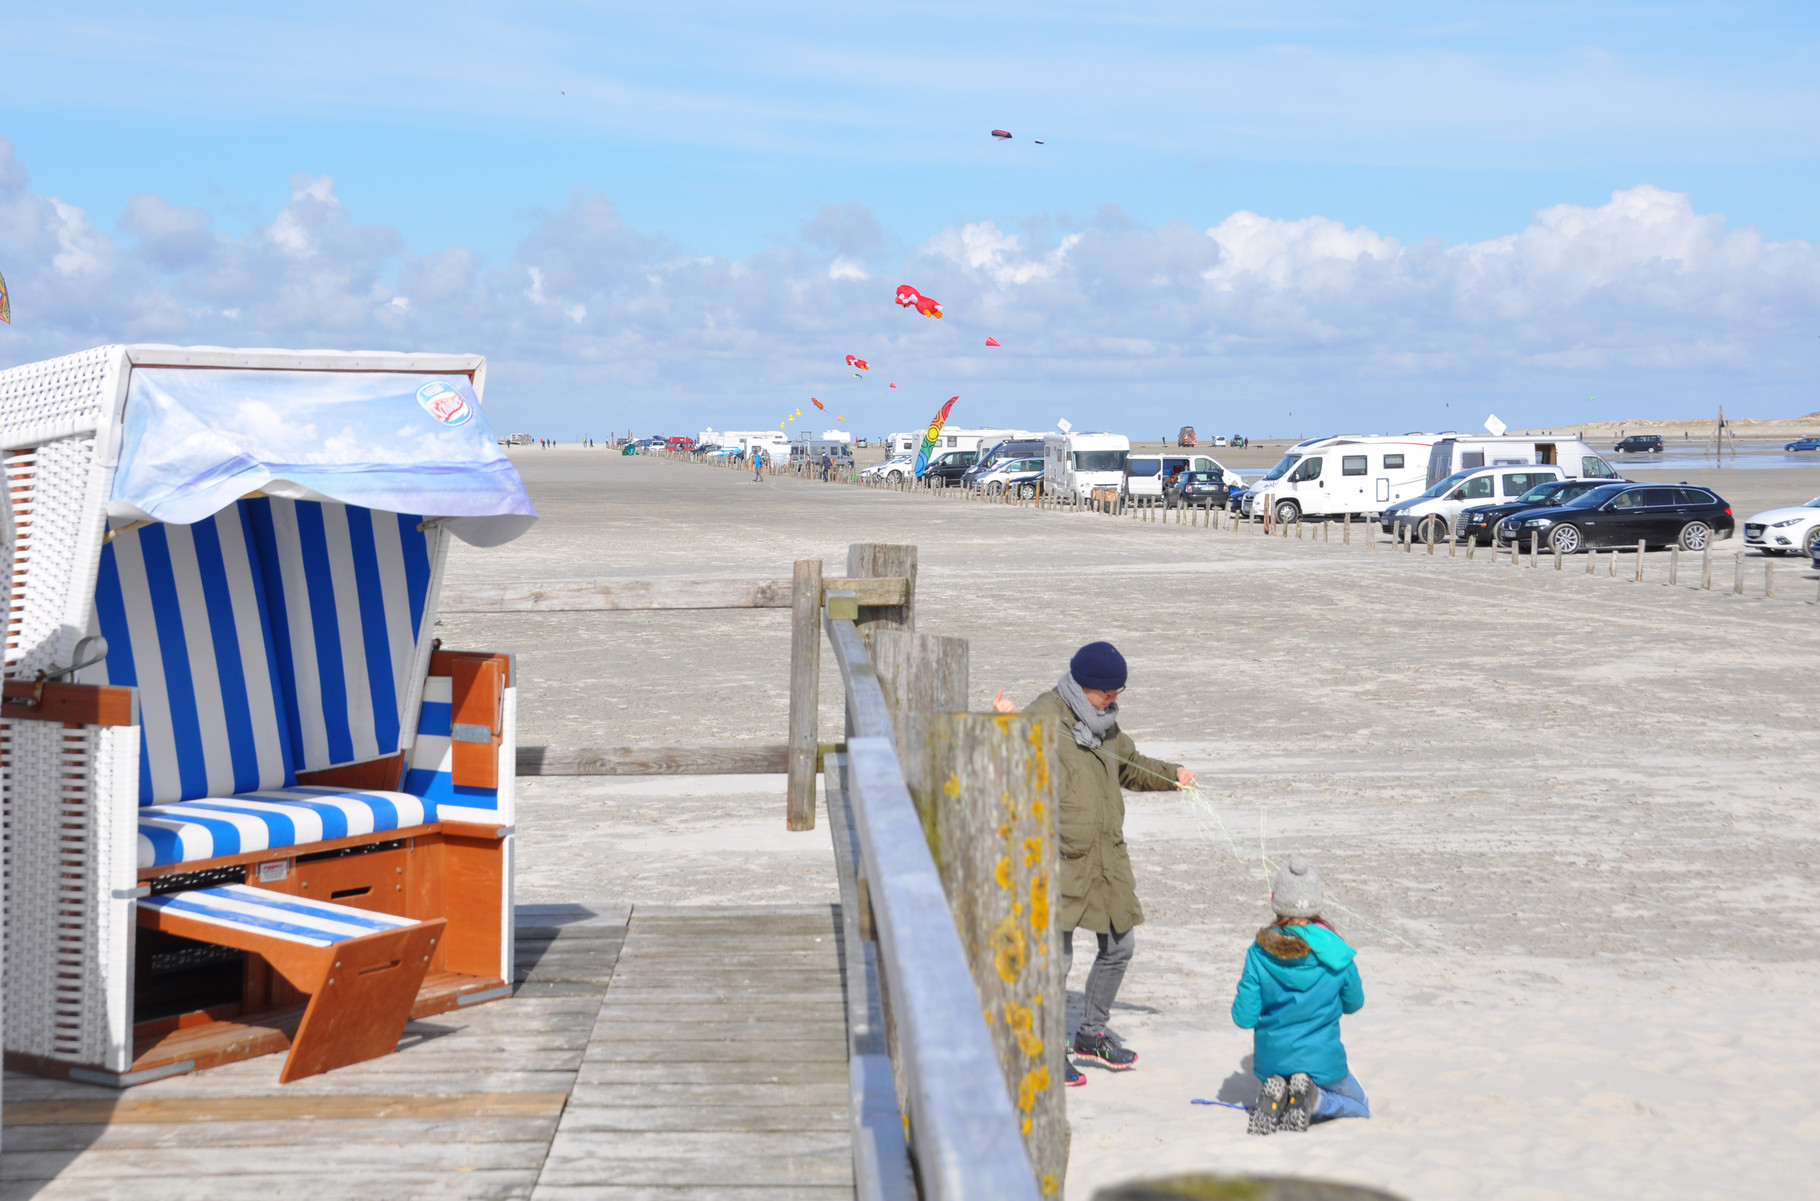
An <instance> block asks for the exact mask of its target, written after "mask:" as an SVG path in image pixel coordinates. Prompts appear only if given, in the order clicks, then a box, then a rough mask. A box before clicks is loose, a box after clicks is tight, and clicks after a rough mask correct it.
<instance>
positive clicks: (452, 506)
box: [107, 367, 537, 546]
mask: <svg viewBox="0 0 1820 1201" xmlns="http://www.w3.org/2000/svg"><path fill="white" fill-rule="evenodd" d="M121 425H122V429H121V435H120V458H119V464H118V469H117V471H116V472H115V475H114V495H113V499H112V500H111V501H110V502H109V503H108V507H107V512H108V517H109V519H110V520H111V521H113V522H114V523H116V524H122V523H126V522H131V521H146V520H150V521H166V522H172V523H175V524H178V525H191V524H193V523H195V522H197V521H201V520H202V519H203V518H205V517H208V516H210V515H212V514H214V513H217V512H219V511H220V510H222V509H224V508H226V507H227V506H228V505H231V504H233V503H234V502H235V501H236V500H238V499H239V498H240V497H243V496H245V495H247V494H248V493H250V492H263V493H265V494H266V495H268V496H278V497H285V498H289V499H294V500H329V501H339V502H341V503H343V504H349V505H361V506H364V507H365V508H369V509H379V510H382V511H385V512H390V513H417V514H422V515H423V516H425V517H440V518H447V519H449V520H448V521H447V522H446V524H447V526H448V528H449V530H450V532H451V533H453V534H455V535H456V536H457V537H459V538H461V539H462V540H463V541H464V542H469V543H472V544H474V545H476V546H496V545H498V544H500V543H502V542H509V541H511V540H512V539H513V538H516V537H517V536H518V535H520V534H522V533H524V531H525V530H527V529H529V528H530V526H531V523H532V522H534V521H536V520H537V510H536V509H534V508H533V507H532V506H531V498H530V497H529V496H528V495H526V493H525V487H524V481H523V480H521V479H520V478H519V476H518V472H517V470H516V469H515V468H514V467H513V466H512V464H511V462H510V461H509V460H508V459H507V458H506V456H505V455H504V454H503V453H502V452H501V451H500V449H499V443H498V440H497V439H496V438H495V437H494V435H493V430H492V427H491V426H489V425H488V424H487V419H486V417H484V416H483V415H482V414H481V411H480V402H479V400H478V399H477V398H476V397H475V395H474V389H473V387H472V386H471V385H470V384H469V382H468V377H467V376H465V375H428V374H411V373H405V372H391V371H276V370H250V369H249V370H239V369H234V370H221V369H200V368H191V367H141V368H136V369H134V371H133V375H132V380H131V382H130V384H129V385H128V388H127V394H126V412H125V414H124V416H123V417H122V421H121Z"/></svg>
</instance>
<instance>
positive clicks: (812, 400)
mask: <svg viewBox="0 0 1820 1201" xmlns="http://www.w3.org/2000/svg"><path fill="white" fill-rule="evenodd" d="M809 403H810V404H812V405H814V406H815V407H816V408H818V409H824V410H825V409H826V408H827V407H828V406H827V405H825V404H823V403H822V402H821V401H819V400H817V399H815V397H813V396H811V397H810V398H809Z"/></svg>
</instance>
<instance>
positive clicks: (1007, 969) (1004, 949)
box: [992, 913, 1027, 984]
mask: <svg viewBox="0 0 1820 1201" xmlns="http://www.w3.org/2000/svg"><path fill="white" fill-rule="evenodd" d="M1026 953H1027V944H1026V943H1025V941H1024V932H1023V931H1022V930H1019V929H1018V928H1017V916H1016V915H1015V914H1009V913H1008V914H1006V915H1005V920H1004V921H1002V922H1000V923H999V924H998V926H997V928H996V929H994V930H993V931H992V965H993V966H994V967H996V968H997V969H998V978H999V979H1000V980H1003V981H1004V982H1005V983H1006V984H1016V983H1017V980H1018V977H1019V976H1022V975H1023V974H1024V958H1025V955H1026Z"/></svg>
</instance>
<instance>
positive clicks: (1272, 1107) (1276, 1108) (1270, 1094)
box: [1245, 1076, 1289, 1134]
mask: <svg viewBox="0 0 1820 1201" xmlns="http://www.w3.org/2000/svg"><path fill="white" fill-rule="evenodd" d="M1288 1097H1289V1082H1288V1081H1287V1080H1284V1079H1283V1078H1282V1077H1281V1076H1272V1077H1271V1078H1270V1079H1268V1080H1266V1081H1264V1088H1263V1090H1262V1091H1261V1092H1259V1093H1258V1104H1257V1108H1256V1109H1253V1110H1252V1111H1251V1124H1250V1125H1249V1126H1247V1127H1245V1131H1246V1133H1247V1134H1275V1133H1276V1132H1277V1123H1278V1122H1279V1121H1281V1120H1282V1117H1283V1103H1284V1102H1285V1101H1286V1100H1287V1099H1288Z"/></svg>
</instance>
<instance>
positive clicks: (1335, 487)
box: [1245, 434, 1441, 522]
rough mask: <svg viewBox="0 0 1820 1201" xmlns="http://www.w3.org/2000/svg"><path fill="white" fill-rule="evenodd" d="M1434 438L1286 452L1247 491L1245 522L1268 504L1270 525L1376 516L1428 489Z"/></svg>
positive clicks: (1389, 437) (1326, 442) (1350, 441)
mask: <svg viewBox="0 0 1820 1201" xmlns="http://www.w3.org/2000/svg"><path fill="white" fill-rule="evenodd" d="M1440 439H1441V435H1440V434H1396V435H1393V434H1357V435H1342V436H1339V437H1329V438H1310V439H1309V440H1308V441H1306V442H1298V443H1297V444H1296V445H1294V446H1292V447H1290V448H1289V451H1288V453H1287V454H1285V455H1284V456H1283V457H1282V458H1281V459H1279V460H1278V461H1277V464H1276V466H1274V467H1272V468H1271V469H1270V470H1269V471H1267V472H1265V473H1264V475H1263V477H1262V478H1260V479H1259V480H1258V481H1257V482H1256V483H1254V484H1252V485H1251V494H1250V495H1249V496H1247V497H1246V498H1245V513H1246V515H1247V516H1254V515H1255V516H1262V515H1263V512H1264V505H1265V504H1266V503H1268V504H1269V505H1270V507H1271V511H1272V513H1273V515H1274V516H1275V518H1276V520H1278V521H1282V522H1289V521H1297V520H1300V519H1301V518H1302V517H1304V516H1308V517H1339V516H1343V515H1345V514H1349V513H1350V514H1354V515H1372V514H1377V513H1382V512H1383V511H1384V510H1385V509H1387V508H1389V507H1390V506H1391V505H1393V504H1395V503H1396V502H1397V501H1400V500H1407V499H1408V498H1410V497H1412V496H1417V495H1420V494H1421V493H1422V492H1423V491H1425V490H1426V489H1427V487H1428V459H1429V454H1430V452H1431V451H1432V450H1433V448H1434V444H1435V443H1436V442H1437V441H1439V440H1440Z"/></svg>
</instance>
